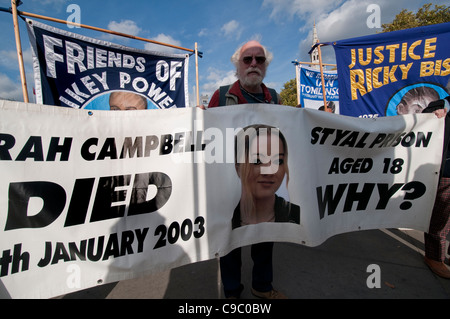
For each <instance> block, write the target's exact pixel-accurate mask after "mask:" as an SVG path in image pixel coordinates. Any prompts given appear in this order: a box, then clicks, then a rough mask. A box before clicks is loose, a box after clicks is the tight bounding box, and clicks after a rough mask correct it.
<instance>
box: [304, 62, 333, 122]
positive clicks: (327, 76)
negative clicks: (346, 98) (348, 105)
mask: <svg viewBox="0 0 450 319" xmlns="http://www.w3.org/2000/svg"><path fill="white" fill-rule="evenodd" d="M297 68H298V70H299V72H300V76H299V81H300V83H299V86H298V87H299V94H300V105H301V106H302V107H306V108H311V109H316V110H318V109H319V110H323V109H324V101H323V93H322V91H323V86H322V77H321V74H320V70H317V69H314V68H310V67H305V66H301V65H299V66H297ZM323 78H324V83H325V92H326V95H325V96H326V100H327V108H328V109H329V110H330V111H331V113H337V114H339V86H338V75H337V72H336V71H324V72H323Z"/></svg>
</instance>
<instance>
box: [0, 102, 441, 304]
mask: <svg viewBox="0 0 450 319" xmlns="http://www.w3.org/2000/svg"><path fill="white" fill-rule="evenodd" d="M255 124H265V125H270V126H272V127H275V128H278V129H279V131H278V130H276V129H274V128H271V129H270V130H269V129H266V131H265V132H266V133H268V132H269V131H270V132H271V133H272V134H273V133H274V132H277V134H279V136H281V135H282V136H284V138H285V141H286V145H285V144H280V145H283V151H281V146H280V148H279V149H280V152H276V150H277V148H271V150H272V152H271V153H269V154H266V155H267V156H269V157H268V158H269V159H270V161H268V160H267V159H265V158H264V157H263V155H264V152H261V150H262V147H263V146H264V144H259V143H261V141H264V140H265V141H266V142H267V143H268V141H269V139H268V138H266V139H264V138H263V137H262V136H264V135H261V132H264V130H261V129H259V131H258V130H256V131H258V132H259V133H260V137H259V138H258V139H259V143H258V146H259V147H260V148H259V151H258V152H259V154H258V158H257V161H254V159H251V160H250V161H251V163H250V164H246V163H243V161H241V160H240V159H238V160H237V164H238V165H235V159H234V154H235V151H234V149H235V147H234V143H235V135H236V134H237V133H238V132H239V131H240V129H241V128H244V127H248V126H250V125H255ZM264 128H266V127H264ZM443 128H444V122H443V121H442V120H439V119H437V118H435V116H434V115H432V114H417V115H405V116H395V117H387V118H380V119H355V118H351V117H345V116H340V115H336V114H330V113H325V112H320V111H316V110H307V109H294V108H290V107H284V106H280V107H277V108H273V106H268V105H262V104H261V105H250V104H249V105H237V106H230V107H222V108H216V109H211V110H200V109H198V108H185V109H167V110H154V111H127V112H109V111H88V110H77V109H71V108H60V107H53V106H40V105H34V104H24V103H19V102H7V101H0V171H1V172H2V178H1V179H0V254H1V255H0V256H1V257H0V261H1V262H0V296H1V297H4V298H5V297H12V298H48V297H53V296H58V295H62V294H66V293H70V292H73V291H77V290H80V289H85V288H89V287H92V286H96V285H99V284H105V283H108V282H115V281H119V280H124V279H129V278H134V277H137V276H141V275H145V274H149V273H153V272H158V271H162V270H167V269H171V268H174V267H178V266H181V265H184V264H188V263H194V262H198V261H202V260H208V259H212V258H214V257H215V256H223V255H224V254H226V253H228V252H229V251H231V250H232V249H234V248H236V247H239V246H244V245H249V244H252V243H257V242H263V241H282V242H292V243H298V244H302V245H307V246H316V245H319V244H321V243H322V242H324V241H325V240H326V239H328V238H330V237H331V236H333V235H336V234H339V233H344V232H350V231H358V230H366V229H377V228H391V227H408V228H413V229H417V230H421V231H426V230H427V228H428V224H429V219H430V214H431V208H432V206H433V202H434V198H435V194H436V187H437V180H438V172H439V168H440V160H441V155H442V144H443ZM246 132H249V130H247V131H246ZM265 136H266V137H267V135H265ZM248 137H249V141H250V143H249V145H251V148H250V150H251V151H250V157H251V156H253V148H252V147H253V144H252V137H251V134H250V133H249V134H248ZM237 140H238V141H239V138H238V139H237ZM275 140H276V139H270V141H271V142H272V145H273V144H275V143H276V142H274V141H275ZM280 140H281V139H280ZM277 141H278V140H277ZM239 145H240V144H238V146H237V150H238V154H239V150H240V146H239ZM241 150H243V149H241ZM245 150H247V149H245ZM274 150H275V151H274ZM274 156H275V157H274ZM274 163H276V165H273V164H274ZM269 164H270V165H269ZM246 165H253V166H248V167H250V168H251V169H249V170H247V171H248V172H250V173H249V174H250V175H249V174H247V173H244V172H245V169H244V168H245V167H247V166H246ZM258 166H259V168H258V169H260V171H261V173H262V175H258V176H263V175H264V176H265V178H268V177H267V176H272V175H273V176H275V175H277V176H278V178H280V176H281V179H282V178H283V177H284V182H283V183H282V186H281V187H280V188H279V190H278V195H277V196H279V197H277V198H278V199H277V202H276V203H275V205H274V211H275V212H274V218H272V219H270V218H268V219H267V220H263V219H262V218H263V217H261V216H259V215H251V214H246V213H245V212H249V211H250V212H251V211H252V210H248V209H244V208H243V206H246V205H247V204H248V203H249V201H248V200H247V199H248V196H247V197H246V198H247V199H244V197H243V198H242V199H241V193H246V194H250V193H251V194H253V196H254V198H255V201H254V203H255V206H258V203H260V202H258V200H259V198H260V197H261V198H262V197H264V196H266V197H267V196H269V195H266V194H268V193H270V192H271V191H273V189H274V188H278V184H277V182H276V181H275V179H274V180H268V179H267V180H264V181H261V180H257V182H256V183H254V184H250V182H248V183H245V184H244V186H243V187H242V190H248V189H250V191H246V192H244V191H242V192H241V182H242V183H243V181H244V180H246V181H250V177H249V176H251V174H252V173H251V172H252V169H255V168H257V167H258ZM274 168H275V169H274ZM270 169H272V171H270ZM238 172H239V176H238ZM244 174H247V175H244ZM244 176H247V177H245V178H244ZM258 178H259V177H258ZM280 182H281V181H280ZM287 182H288V185H287V186H283V185H286V183H287ZM252 185H253V186H252ZM255 185H256V186H255ZM274 185H276V186H274ZM252 187H253V188H252ZM263 193H264V194H263ZM261 194H263V195H261ZM258 196H259V197H258ZM271 196H272V195H271ZM280 198H284V200H280ZM239 203H241V205H240V206H239V205H238V204H239ZM244 203H246V204H244ZM239 207H240V209H239ZM280 207H281V208H283V209H284V210H283V209H280V210H279V209H278V208H280ZM279 211H282V212H283V213H278V212H279ZM259 212H260V211H258V213H259ZM283 214H284V215H283ZM269 217H270V216H269ZM272 217H273V216H272ZM254 218H256V220H258V222H260V223H258V224H254V222H255V219H254ZM246 224H248V225H246Z"/></svg>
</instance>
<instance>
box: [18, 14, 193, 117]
mask: <svg viewBox="0 0 450 319" xmlns="http://www.w3.org/2000/svg"><path fill="white" fill-rule="evenodd" d="M27 27H28V34H29V37H30V42H31V47H32V52H33V67H34V77H35V86H36V89H35V91H36V101H37V103H38V104H46V105H57V106H65V107H73V108H85V109H100V110H106V109H110V108H113V107H118V108H120V107H119V106H120V105H116V103H114V102H112V101H111V100H113V98H115V99H116V101H117V100H118V99H123V98H124V96H125V97H126V101H123V102H122V104H123V107H124V108H125V107H127V108H128V109H144V108H145V109H166V108H176V107H185V106H187V105H189V97H188V87H187V86H188V85H187V81H188V69H189V68H188V65H189V55H186V54H163V53H159V52H150V51H145V50H138V49H134V48H129V47H125V46H120V45H116V44H114V43H110V42H107V41H102V40H99V39H93V38H89V37H86V36H81V35H79V34H75V33H71V32H67V31H64V30H61V29H57V28H54V27H51V26H48V25H45V24H42V23H40V22H37V21H33V20H27ZM112 92H115V93H114V95H113V96H111V93H112ZM117 93H120V94H122V96H120V94H119V97H117ZM125 93H128V95H125ZM130 93H133V94H131V95H130ZM117 103H118V102H117Z"/></svg>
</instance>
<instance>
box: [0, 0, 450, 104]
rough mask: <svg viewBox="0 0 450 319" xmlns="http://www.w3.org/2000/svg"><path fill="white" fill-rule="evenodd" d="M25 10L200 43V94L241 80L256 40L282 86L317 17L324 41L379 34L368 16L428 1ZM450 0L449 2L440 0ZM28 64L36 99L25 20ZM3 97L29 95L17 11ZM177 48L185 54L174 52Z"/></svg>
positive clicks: (28, 4)
mask: <svg viewBox="0 0 450 319" xmlns="http://www.w3.org/2000/svg"><path fill="white" fill-rule="evenodd" d="M22 2H23V4H22V5H21V6H20V7H19V10H21V11H24V12H31V13H36V14H41V15H45V16H49V17H54V18H59V19H63V20H66V19H67V18H68V17H69V15H70V12H67V8H68V6H69V5H70V4H77V5H78V6H79V7H80V9H81V23H82V24H87V25H91V26H95V27H99V28H105V29H113V30H116V31H120V32H124V33H129V34H132V35H136V36H140V37H144V38H148V39H152V40H157V41H160V42H165V43H171V44H175V45H178V46H181V47H185V48H189V49H194V47H195V43H196V42H197V43H198V47H199V51H202V52H203V58H200V59H199V91H200V94H202V95H203V94H208V95H211V94H212V93H213V92H214V90H215V89H217V88H218V87H219V86H220V85H225V84H230V83H232V82H233V81H234V80H235V75H234V74H235V70H234V66H233V65H232V64H231V62H230V57H231V55H232V54H233V53H234V51H235V50H236V48H237V47H238V46H239V45H241V44H242V43H244V42H246V41H248V40H251V39H257V40H259V41H260V42H261V43H262V44H264V45H265V46H266V47H267V48H268V49H269V50H270V51H271V52H272V53H273V55H274V59H273V62H272V64H271V65H270V66H269V69H268V72H267V76H266V79H265V83H266V84H267V85H268V86H271V87H273V88H275V89H277V90H278V91H280V90H281V89H282V88H283V85H284V83H286V82H287V81H289V80H290V79H293V78H295V68H294V66H293V64H292V61H294V60H296V59H297V60H298V61H309V56H308V51H309V49H310V47H311V44H312V32H313V25H314V22H315V23H316V27H317V32H318V36H319V39H320V41H321V42H326V41H334V40H342V39H346V38H352V37H357V36H363V35H368V34H374V33H376V32H379V31H380V30H381V29H377V28H369V27H368V25H367V19H368V18H369V17H370V16H371V14H373V11H369V12H368V11H367V9H368V7H369V6H370V5H371V4H375V5H377V6H378V7H379V9H380V21H381V24H383V23H389V22H392V20H393V19H394V17H395V15H396V14H398V13H399V12H400V11H401V10H402V9H408V10H411V11H414V12H416V11H417V10H418V9H419V8H420V7H421V6H422V5H423V4H425V3H428V2H430V1H423V0H396V1H392V0H333V1H331V0H313V1H311V0H224V1H216V0H189V1H175V0H166V1H154V0H147V1H143V0H128V1H122V0H108V1H98V0H89V1H86V0H78V1H73V0H72V1H67V0H23V1H22ZM433 4H438V5H442V4H446V5H448V0H434V1H433ZM10 6H11V1H10V0H0V7H2V8H9V7H10ZM39 21H41V22H43V23H47V24H49V25H52V26H55V27H57V28H60V29H64V30H68V31H72V32H76V33H79V34H82V35H86V36H90V37H94V38H101V39H104V40H108V41H111V42H115V43H118V44H122V45H126V46H130V47H135V48H139V49H149V50H157V51H167V50H168V49H167V48H166V47H162V46H157V47H154V46H152V45H151V44H148V43H145V42H142V41H136V40H130V39H124V38H119V37H113V36H110V35H106V34H103V33H100V32H96V31H91V30H86V29H69V28H68V27H67V26H66V25H64V24H58V23H52V22H46V21H43V20H39ZM19 24H20V34H21V38H22V41H21V43H22V47H23V52H24V60H25V70H26V73H27V82H28V87H29V91H30V101H31V102H33V101H34V96H33V94H32V88H33V86H34V80H33V74H32V73H33V69H32V57H31V50H30V44H29V40H28V35H27V32H26V29H25V23H24V22H23V21H22V20H19ZM0 29H1V30H2V31H1V33H0V98H4V99H5V98H6V99H16V100H23V98H22V92H21V87H20V74H19V68H18V63H17V56H16V46H15V40H14V29H13V23H12V15H11V14H9V13H5V12H0ZM171 52H175V53H184V52H183V51H179V50H175V51H173V50H171ZM334 59H335V58H334V50H333V49H332V48H331V47H326V48H324V49H323V60H324V62H326V63H334V62H335V60H334ZM195 71H196V70H195V58H194V57H191V59H190V62H189V95H190V100H191V101H192V102H195V80H196V79H195V74H196V72H195Z"/></svg>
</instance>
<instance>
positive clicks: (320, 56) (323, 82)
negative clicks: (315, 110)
mask: <svg viewBox="0 0 450 319" xmlns="http://www.w3.org/2000/svg"><path fill="white" fill-rule="evenodd" d="M321 46H322V45H321V44H319V45H318V46H317V49H318V51H319V65H320V78H321V80H322V96H323V108H324V110H325V112H328V106H327V92H326V90H325V81H324V76H323V64H322V51H321V50H320V47H321Z"/></svg>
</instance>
